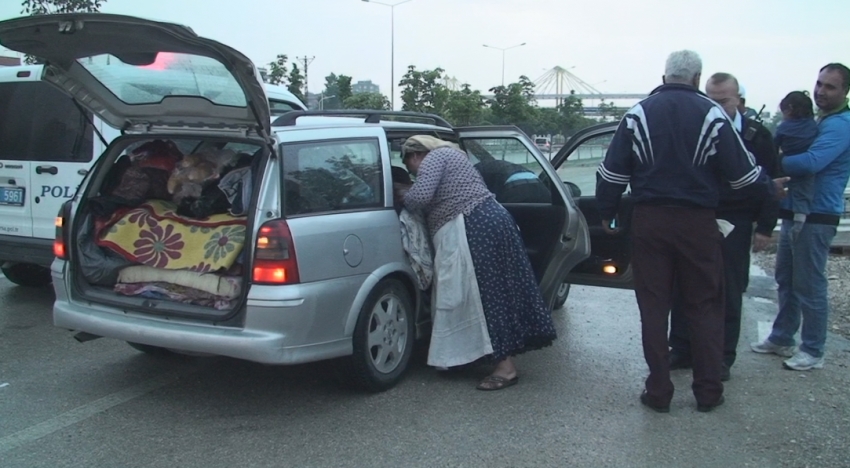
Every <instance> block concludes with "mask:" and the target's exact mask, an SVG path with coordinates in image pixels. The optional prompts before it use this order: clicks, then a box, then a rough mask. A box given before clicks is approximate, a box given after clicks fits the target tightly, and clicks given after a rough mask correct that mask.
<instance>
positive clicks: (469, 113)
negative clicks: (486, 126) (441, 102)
mask: <svg viewBox="0 0 850 468" xmlns="http://www.w3.org/2000/svg"><path fill="white" fill-rule="evenodd" d="M485 104H486V103H485V101H484V97H482V96H481V92H480V91H478V90H475V91H473V90H472V88H471V87H470V86H469V85H468V84H464V85H463V86H462V87H461V89H460V91H449V92H448V96H447V99H446V105H445V116H444V117H446V118H447V119H448V120H449V121H450V122H451V123H452V124H454V125H457V126H467V125H476V124H478V123H480V122H481V117H482V113H483V110H484V106H485Z"/></svg>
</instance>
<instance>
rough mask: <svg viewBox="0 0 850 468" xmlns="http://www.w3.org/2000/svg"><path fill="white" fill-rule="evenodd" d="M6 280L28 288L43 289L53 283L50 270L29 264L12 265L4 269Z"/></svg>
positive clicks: (5, 266)
mask: <svg viewBox="0 0 850 468" xmlns="http://www.w3.org/2000/svg"><path fill="white" fill-rule="evenodd" d="M0 269H2V270H3V274H4V275H6V279H8V280H9V281H11V282H13V283H15V284H17V285H18V286H25V287H28V288H42V287H44V286H47V285H49V284H50V283H52V282H53V278H52V277H51V276H50V268H47V267H43V266H39V265H31V264H29V263H10V264H6V265H4V266H3V267H2V268H0Z"/></svg>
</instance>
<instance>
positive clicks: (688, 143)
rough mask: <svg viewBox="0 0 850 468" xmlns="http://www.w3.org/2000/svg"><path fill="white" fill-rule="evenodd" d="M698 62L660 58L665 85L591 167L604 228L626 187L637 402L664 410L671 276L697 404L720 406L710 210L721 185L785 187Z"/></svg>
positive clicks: (717, 263)
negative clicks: (765, 166) (715, 96)
mask: <svg viewBox="0 0 850 468" xmlns="http://www.w3.org/2000/svg"><path fill="white" fill-rule="evenodd" d="M701 74H702V60H701V59H700V57H699V55H697V54H696V53H694V52H692V51H687V50H684V51H678V52H674V53H672V54H670V56H669V57H668V59H667V63H666V68H665V74H664V85H662V86H660V87H658V88H657V89H655V90H654V91H653V92H652V93H651V94H650V96H649V97H647V98H646V99H644V100H642V101H641V102H640V103H638V104H637V105H636V106H635V107H633V108H632V109H631V110H629V112H628V113H626V115H625V116H624V117H623V119H622V121H621V122H620V126H619V128H618V129H617V132H616V133H615V134H614V138H613V140H612V142H611V144H610V146H609V148H608V152H607V154H606V155H605V159H604V160H603V162H602V164H601V165H600V166H599V169H598V171H597V189H596V199H597V204H598V208H599V212H600V214H601V216H602V220H603V221H602V225H603V228H604V229H605V230H606V231H608V232H613V231H615V229H611V227H610V226H611V221H612V220H613V219H615V217H616V214H617V208H618V204H619V201H620V197H621V196H622V194H623V192H624V190H625V189H626V187H627V186H631V197H632V199H633V200H634V212H633V214H632V221H631V223H632V225H631V230H632V239H633V249H632V253H633V256H632V262H633V269H634V275H635V296H636V298H637V302H638V307H639V308H640V314H641V323H642V336H643V350H644V357H645V358H646V362H647V365H648V366H649V377H648V378H647V379H646V388H645V391H644V393H643V394H642V395H641V398H640V400H641V402H642V403H643V404H644V405H646V406H648V407H650V408H652V409H654V410H656V411H659V412H668V411H669V408H670V401H671V399H672V398H673V390H674V389H673V383H672V382H671V381H670V367H669V361H668V359H669V348H668V341H667V326H668V317H669V313H670V308H671V303H672V296H673V294H672V289H673V284H674V282H675V283H676V284H677V285H678V287H679V288H680V290H681V293H682V295H683V296H684V298H685V299H684V301H683V309H684V311H685V313H686V314H687V320H688V330H689V333H690V337H691V353H692V361H693V369H694V371H693V376H694V377H693V378H694V381H693V392H694V396H695V397H696V400H697V410H699V411H701V412H706V411H711V410H713V409H714V408H715V407H717V406H719V405H721V404H722V403H723V401H724V398H723V384H722V383H721V381H720V377H721V372H722V367H723V322H724V307H723V304H724V300H723V298H724V296H723V259H722V256H721V248H720V241H721V239H722V238H723V235H722V234H721V232H720V231H719V229H718V225H717V218H716V209H717V205H718V201H719V198H720V191H721V186H722V185H723V184H729V185H730V186H731V187H732V189H735V190H744V191H748V192H751V193H752V195H753V196H756V197H759V196H760V197H766V196H772V195H776V194H778V193H779V194H781V193H784V188H783V186H782V184H783V183H784V182H785V181H786V180H787V179H777V180H775V181H773V183H772V182H771V180H770V178H769V177H768V176H767V175H766V174H764V173H763V171H762V168H761V167H759V166H757V165H756V164H755V160H754V159H753V156H752V155H751V154H750V153H749V152H747V150H746V148H745V147H744V144H743V142H742V141H741V139H740V137H739V135H738V133H737V131H736V130H735V127H734V125H733V123H732V122H731V121H730V120H729V118H728V116H727V115H726V113H725V112H724V111H723V109H722V108H721V107H720V106H719V105H717V104H716V103H715V102H714V101H712V100H711V99H709V98H708V97H707V96H706V95H704V94H703V93H701V92H700V91H699V83H700V77H701Z"/></svg>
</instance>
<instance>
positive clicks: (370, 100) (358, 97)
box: [343, 93, 390, 110]
mask: <svg viewBox="0 0 850 468" xmlns="http://www.w3.org/2000/svg"><path fill="white" fill-rule="evenodd" d="M343 107H345V108H346V109H360V110H390V100H389V99H387V97H386V96H384V95H383V94H381V93H358V94H354V95H352V96H350V97H349V98H348V99H346V100H345V101H344V102H343Z"/></svg>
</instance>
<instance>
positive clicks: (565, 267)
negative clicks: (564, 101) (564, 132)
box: [456, 126, 589, 307]
mask: <svg viewBox="0 0 850 468" xmlns="http://www.w3.org/2000/svg"><path fill="white" fill-rule="evenodd" d="M456 131H457V134H458V136H459V138H460V144H461V146H462V147H463V149H464V150H465V151H466V152H467V154H468V155H469V157H470V160H471V162H472V163H473V164H474V165H475V166H476V169H478V171H479V172H481V174H482V177H483V178H484V181H485V183H486V184H487V187H488V188H489V189H490V191H491V192H493V193H494V194H495V195H496V200H497V201H499V202H500V203H501V204H502V206H504V207H505V208H506V209H507V210H508V212H510V213H511V215H512V216H513V218H514V220H515V221H516V223H517V225H518V226H519V228H520V234H521V235H522V239H523V242H524V243H525V246H526V250H527V252H528V256H529V258H530V260H531V266H532V268H533V270H534V274H535V276H536V277H537V280H538V282H539V284H540V288H541V291H542V292H543V297H544V299H545V300H546V303H547V305H548V306H549V307H553V305H554V302H555V298H556V295H557V291H558V288H559V287H560V285H561V284H562V282H563V280H564V277H565V276H566V275H567V273H568V272H569V271H570V270H571V269H572V268H573V267H574V266H575V265H577V264H578V263H579V262H581V261H582V260H584V259H585V258H586V257H587V255H588V254H589V246H588V245H587V225H586V224H585V222H584V218H583V217H582V216H581V213H580V212H579V211H578V209H577V207H576V206H575V204H574V203H573V201H572V199H571V197H570V194H569V193H568V191H567V188H566V186H564V185H563V184H561V183H560V182H557V181H558V178H557V173H556V172H555V170H554V168H553V167H552V165H551V164H550V163H549V161H547V159H546V158H545V157H544V156H543V154H542V153H540V151H539V150H538V149H537V148H536V147H535V145H534V142H533V141H532V140H531V139H530V138H529V137H528V136H527V135H526V134H525V133H524V132H523V131H522V130H520V129H519V128H517V127H512V126H504V127H469V128H458V129H456ZM553 181H555V182H553Z"/></svg>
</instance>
